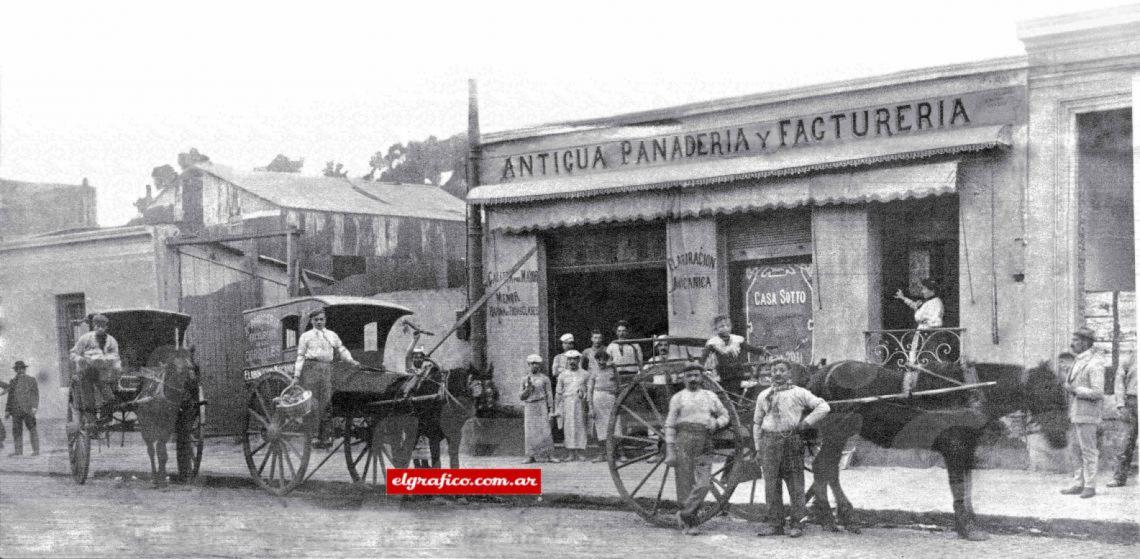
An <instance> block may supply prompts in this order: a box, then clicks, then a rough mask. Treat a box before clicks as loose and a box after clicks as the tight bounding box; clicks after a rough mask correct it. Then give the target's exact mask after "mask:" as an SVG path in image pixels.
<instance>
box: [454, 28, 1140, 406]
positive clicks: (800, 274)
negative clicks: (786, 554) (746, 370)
mask: <svg viewBox="0 0 1140 559" xmlns="http://www.w3.org/2000/svg"><path fill="white" fill-rule="evenodd" d="M1086 20H1087V21H1086V22H1085V25H1084V26H1083V27H1079V28H1074V27H1073V26H1072V23H1071V22H1068V23H1065V24H1064V25H1061V24H1060V23H1057V22H1053V23H1050V22H1049V21H1048V20H1041V21H1038V22H1031V23H1030V24H1026V25H1025V26H1023V28H1022V29H1021V31H1020V32H1021V33H1022V35H1023V37H1022V39H1023V41H1024V42H1025V44H1026V49H1027V52H1028V53H1029V55H1028V56H1024V57H1014V58H1006V59H998V60H989V61H983V62H979V63H971V64H964V65H956V66H948V67H939V68H928V69H921V70H915V71H907V72H901V73H897V74H892V75H888V76H881V77H874V78H866V79H859V80H852V81H848V82H842V83H834V84H826V85H820V86H813V87H806V88H799V89H795V90H789V91H781V92H774V93H766V94H760V95H754V96H748V97H743V98H734V99H725V100H719V101H712V102H707V103H699V104H693V105H686V106H681V107H673V108H667V109H662V110H655V111H648V112H643V113H636V114H628V115H620V116H616V117H611V118H607V119H595V120H591V121H581V122H567V123H558V124H553V125H548V126H542V127H536V128H532V129H527V130H520V131H509V132H502V133H495V134H488V135H484V136H483V137H482V142H481V146H480V159H479V185H480V186H478V187H476V188H473V189H472V190H471V191H470V192H469V194H468V198H467V201H468V204H469V205H470V206H471V208H472V209H473V211H482V212H483V214H482V215H483V217H484V221H483V229H484V251H483V256H484V272H485V274H486V276H487V278H486V280H487V281H488V282H493V281H495V280H497V279H501V277H502V276H503V275H504V274H506V273H508V272H509V271H510V270H511V269H512V268H513V267H514V266H515V264H516V262H518V261H519V260H520V258H522V257H523V256H525V255H526V254H527V253H528V252H529V251H531V250H532V249H537V251H536V252H535V256H534V257H532V258H530V259H529V260H528V261H527V262H526V263H525V264H524V265H523V266H522V268H521V269H519V270H518V271H517V272H516V273H514V274H513V277H512V278H511V280H510V281H509V282H508V283H507V284H506V286H505V287H504V288H503V289H502V290H501V291H499V292H498V293H496V294H495V295H494V296H493V297H492V299H491V300H490V302H489V304H488V309H487V357H488V361H489V362H490V363H492V364H494V366H495V368H496V371H501V373H499V375H497V377H498V376H500V375H501V376H502V378H499V379H498V380H499V382H500V383H502V384H503V386H515V385H516V384H517V382H516V381H517V380H519V379H517V378H515V377H516V376H518V377H521V375H523V374H525V372H524V368H523V367H522V366H521V365H520V364H521V363H522V362H523V358H524V357H525V356H526V355H527V354H530V353H538V354H540V355H543V356H545V357H546V358H547V359H549V358H550V357H552V356H553V355H554V354H556V353H557V352H558V351H559V349H558V348H559V346H558V344H557V343H556V341H557V338H558V336H560V335H561V334H563V333H566V332H570V333H573V334H574V335H575V337H576V338H577V340H578V346H579V347H582V346H584V345H586V343H587V341H588V338H589V333H590V331H591V329H594V328H599V329H602V330H603V332H604V333H605V334H606V339H607V340H608V339H611V338H612V337H613V327H614V324H615V323H616V322H617V321H618V320H620V319H624V320H627V321H629V323H630V326H631V330H632V334H633V336H634V337H648V336H653V335H658V334H669V335H674V336H695V337H708V336H709V335H711V333H712V324H711V321H712V319H713V317H714V316H716V315H718V314H726V315H728V316H730V317H731V318H732V319H733V324H734V331H736V332H737V333H740V334H742V335H744V336H745V337H746V338H747V339H748V340H749V341H750V342H751V343H753V344H755V345H766V346H775V350H774V351H775V353H776V354H778V355H780V356H783V357H787V358H789V359H793V360H796V361H800V362H803V363H809V362H819V361H821V360H827V361H829V362H832V361H836V360H841V359H858V360H868V359H881V360H883V361H887V360H896V361H897V360H898V359H900V358H901V359H905V358H906V348H905V347H904V346H905V343H906V342H905V340H906V339H907V335H908V332H909V331H911V330H913V328H914V327H915V323H914V311H913V310H912V309H910V308H909V307H907V306H906V305H905V304H903V303H902V302H900V301H898V300H897V299H896V298H895V297H894V295H895V293H896V292H897V291H898V290H902V291H903V292H904V293H906V294H907V296H908V297H911V298H915V297H917V296H918V294H919V289H920V282H921V281H922V280H923V279H926V278H932V279H934V280H936V281H937V283H938V295H939V297H940V298H941V299H942V300H943V302H944V304H945V312H944V320H943V328H942V329H940V330H939V332H938V334H937V336H936V338H938V341H937V342H935V343H932V344H930V347H927V348H926V349H927V350H929V351H930V352H932V353H931V355H937V357H938V358H940V359H957V358H969V359H972V360H979V361H996V362H1013V363H1036V362H1037V361H1039V360H1048V359H1050V358H1051V357H1052V356H1054V355H1056V353H1057V352H1058V351H1060V350H1061V349H1063V348H1064V347H1065V346H1067V340H1068V333H1069V332H1071V331H1072V329H1073V328H1074V327H1075V326H1076V325H1077V323H1078V322H1082V321H1083V322H1085V323H1090V324H1093V323H1095V325H1094V327H1096V328H1098V333H1099V334H1101V335H1102V337H1103V339H1102V345H1103V349H1104V350H1105V351H1107V352H1111V353H1112V354H1113V355H1114V356H1115V355H1117V354H1118V353H1119V352H1120V351H1122V350H1127V349H1128V347H1130V346H1134V344H1135V307H1134V302H1133V301H1134V293H1135V279H1134V278H1135V265H1134V261H1135V258H1134V252H1135V246H1134V245H1135V242H1134V240H1133V233H1132V230H1133V219H1134V218H1133V215H1134V214H1133V211H1132V208H1133V202H1132V197H1133V192H1134V188H1133V176H1132V165H1133V157H1134V153H1135V150H1134V148H1133V145H1134V144H1133V141H1134V140H1133V138H1132V134H1131V123H1132V116H1131V106H1132V100H1133V95H1134V93H1133V91H1134V85H1133V80H1134V79H1136V78H1135V75H1136V74H1137V72H1138V71H1140V45H1138V44H1137V41H1136V39H1134V37H1140V32H1137V30H1138V29H1140V28H1138V27H1137V25H1138V22H1140V12H1138V11H1137V10H1131V11H1128V10H1124V13H1123V17H1122V15H1121V11H1120V10H1117V11H1116V13H1113V14H1108V15H1105V14H1100V15H1099V16H1097V17H1089V18H1086ZM1122 21H1123V23H1121V22H1122ZM1074 37H1079V40H1077V39H1075V38H1074ZM1074 43H1079V44H1081V45H1082V47H1081V49H1077V51H1073V50H1072V49H1070V48H1069V47H1068V45H1072V44H1074ZM1058 45H1061V46H1060V47H1059V46H1058ZM1058 48H1060V49H1061V50H1062V51H1064V53H1063V54H1061V55H1059V54H1057V52H1056V49H1058ZM1066 49H1068V50H1066ZM1066 56H1067V57H1068V58H1064V57H1066ZM1059 134H1060V135H1059ZM1106 294H1107V295H1106ZM1094 307H1095V308H1094ZM645 349H646V350H648V349H649V348H648V346H647V347H646V348H645ZM511 392H512V391H510V390H506V391H504V396H505V399H506V400H507V401H506V403H510V398H513V397H514V396H516V395H514V394H511Z"/></svg>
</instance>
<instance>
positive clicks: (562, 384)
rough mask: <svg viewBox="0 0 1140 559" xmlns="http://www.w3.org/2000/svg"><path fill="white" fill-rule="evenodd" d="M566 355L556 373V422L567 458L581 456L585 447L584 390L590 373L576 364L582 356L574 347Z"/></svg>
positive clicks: (577, 458)
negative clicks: (563, 362)
mask: <svg viewBox="0 0 1140 559" xmlns="http://www.w3.org/2000/svg"><path fill="white" fill-rule="evenodd" d="M563 355H565V356H566V364H567V368H566V369H564V370H563V371H562V373H561V374H560V375H559V376H558V392H557V398H556V403H557V407H558V411H559V412H560V414H561V418H560V420H559V424H560V426H561V427H562V434H563V435H564V438H563V444H565V445H566V450H569V451H570V458H569V459H570V460H582V459H583V457H584V456H583V453H584V452H585V450H586V436H587V435H586V415H587V407H586V396H587V393H586V390H587V388H588V382H589V380H590V373H589V372H587V371H586V370H585V369H582V368H580V367H579V366H578V362H579V360H580V359H581V357H582V354H581V353H578V351H577V350H573V349H572V350H570V351H568V352H566V353H564V354H563Z"/></svg>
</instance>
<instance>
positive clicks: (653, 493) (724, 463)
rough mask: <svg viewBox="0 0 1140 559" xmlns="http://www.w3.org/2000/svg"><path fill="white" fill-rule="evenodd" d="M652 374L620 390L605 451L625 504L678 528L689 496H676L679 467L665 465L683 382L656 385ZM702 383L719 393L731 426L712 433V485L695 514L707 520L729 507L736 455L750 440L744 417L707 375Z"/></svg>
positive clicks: (640, 376)
mask: <svg viewBox="0 0 1140 559" xmlns="http://www.w3.org/2000/svg"><path fill="white" fill-rule="evenodd" d="M652 381H653V374H652V373H645V374H640V375H638V376H637V377H636V378H635V379H634V380H633V381H631V382H630V383H629V384H628V385H626V386H625V388H624V389H623V390H622V391H621V393H620V394H619V396H618V399H617V402H616V403H615V404H614V408H615V409H614V413H613V414H612V416H611V417H610V423H609V426H608V427H607V433H608V436H607V440H606V455H607V458H608V461H609V466H610V475H611V476H612V477H613V480H614V485H616V486H617V490H618V493H619V494H620V495H621V497H622V499H623V500H625V502H626V504H627V505H628V506H629V507H630V508H631V509H633V510H634V511H635V512H637V514H638V515H640V516H641V517H642V518H644V519H645V520H647V521H649V522H652V523H654V524H657V525H660V526H675V525H676V520H675V516H674V514H675V513H676V512H677V511H678V510H680V509H679V505H678V503H679V502H683V501H684V499H685V497H687V495H681V496H679V497H678V496H677V489H676V481H677V480H676V475H677V472H676V468H674V467H672V466H668V465H666V464H665V463H664V461H663V460H664V458H665V431H664V426H665V416H666V414H667V413H668V411H669V399H670V398H671V397H672V395H673V394H675V393H676V392H677V391H678V390H681V389H682V388H681V386H680V385H660V384H653V383H652ZM704 387H705V388H707V389H709V390H712V391H713V392H715V393H716V394H717V395H718V396H719V397H720V399H721V402H722V403H724V405H725V408H727V409H728V417H729V425H728V427H727V428H726V429H722V430H721V431H719V432H718V433H717V434H716V435H714V436H713V448H712V452H711V455H708V456H711V458H712V467H711V473H712V477H711V484H710V488H709V493H708V495H707V496H706V497H705V503H704V505H703V506H702V507H701V508H700V510H699V511H698V512H697V518H696V519H697V522H698V523H703V522H705V521H707V520H709V519H710V518H712V517H714V516H716V515H717V514H719V513H720V512H721V511H722V510H724V508H725V507H726V506H727V505H728V502H729V498H730V497H731V496H732V491H733V486H732V485H730V484H729V483H728V482H729V479H730V477H729V476H730V474H731V473H732V472H731V470H732V467H733V464H734V463H735V457H736V456H738V455H741V454H743V452H744V450H745V447H746V445H747V444H748V442H747V441H746V440H745V439H744V438H743V437H741V436H740V419H739V418H738V417H737V414H736V410H735V409H734V408H733V406H732V404H731V402H730V401H729V400H728V398H727V396H726V395H725V393H724V391H722V390H721V388H720V386H719V385H717V384H716V383H715V382H713V381H711V380H709V379H707V378H706V379H705V381H704Z"/></svg>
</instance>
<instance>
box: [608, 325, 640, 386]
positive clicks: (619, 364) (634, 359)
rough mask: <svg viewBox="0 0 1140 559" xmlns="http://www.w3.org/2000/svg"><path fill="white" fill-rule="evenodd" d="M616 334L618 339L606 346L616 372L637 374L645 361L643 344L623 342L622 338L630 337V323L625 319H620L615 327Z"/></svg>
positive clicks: (619, 373) (618, 373)
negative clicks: (642, 350)
mask: <svg viewBox="0 0 1140 559" xmlns="http://www.w3.org/2000/svg"><path fill="white" fill-rule="evenodd" d="M614 334H616V335H617V339H616V340H614V341H612V342H610V345H608V346H606V353H607V354H609V356H610V364H612V365H613V366H614V374H617V375H632V374H637V372H638V367H639V366H640V365H641V363H642V361H643V360H642V357H641V346H639V345H637V344H628V343H621V341H622V340H625V339H628V338H629V323H628V322H626V321H624V320H619V321H618V323H617V327H616V328H615V329H614Z"/></svg>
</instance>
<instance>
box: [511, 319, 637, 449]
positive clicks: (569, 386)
mask: <svg viewBox="0 0 1140 559" xmlns="http://www.w3.org/2000/svg"><path fill="white" fill-rule="evenodd" d="M614 333H615V335H616V339H615V340H614V341H612V342H610V343H609V344H605V343H604V337H603V334H602V332H601V331H600V330H595V331H593V332H591V333H590V347H588V348H586V349H585V350H584V351H578V350H577V349H575V348H574V335H573V334H569V333H568V334H563V335H562V336H561V337H560V338H559V342H561V344H562V350H563V351H562V353H559V354H558V355H556V356H555V357H554V359H553V362H552V363H551V366H550V375H549V376H547V375H546V369H545V367H543V359H542V357H541V356H539V355H537V354H532V355H529V356H527V358H526V362H527V366H528V367H529V368H530V372H529V374H527V375H526V377H525V378H524V379H523V382H522V389H521V391H520V393H519V399H520V400H521V401H522V402H523V416H524V432H525V442H526V463H528V464H529V463H534V462H537V461H555V462H556V461H559V459H558V458H556V457H555V456H554V455H553V450H554V439H553V436H552V431H553V429H552V426H551V421H552V420H553V421H556V422H557V424H558V427H559V428H560V429H562V433H563V443H564V446H565V448H566V450H567V451H568V453H569V454H568V457H567V460H569V461H578V460H584V459H585V458H586V455H585V452H586V448H587V447H588V444H589V435H590V433H591V432H593V434H594V436H595V438H596V439H597V441H598V442H599V443H600V444H602V445H604V444H605V443H606V439H607V431H606V430H607V428H608V427H609V423H610V415H611V412H612V410H613V407H614V402H615V401H616V399H617V389H618V380H617V379H618V377H619V375H623V374H636V373H637V372H638V370H639V368H640V364H641V363H642V362H643V356H642V354H641V347H640V346H638V345H637V344H636V343H629V342H626V341H625V340H627V339H629V324H628V323H627V322H625V321H619V322H618V323H617V327H616V328H615V329H614ZM604 460H605V456H604V454H599V455H598V456H596V457H595V458H594V459H593V461H595V462H602V461H604Z"/></svg>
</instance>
